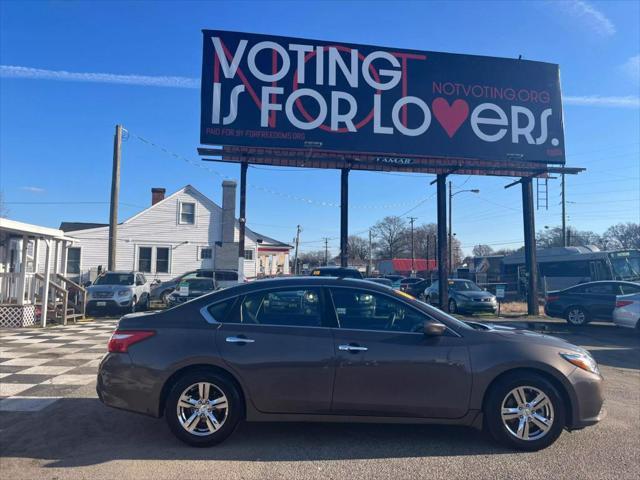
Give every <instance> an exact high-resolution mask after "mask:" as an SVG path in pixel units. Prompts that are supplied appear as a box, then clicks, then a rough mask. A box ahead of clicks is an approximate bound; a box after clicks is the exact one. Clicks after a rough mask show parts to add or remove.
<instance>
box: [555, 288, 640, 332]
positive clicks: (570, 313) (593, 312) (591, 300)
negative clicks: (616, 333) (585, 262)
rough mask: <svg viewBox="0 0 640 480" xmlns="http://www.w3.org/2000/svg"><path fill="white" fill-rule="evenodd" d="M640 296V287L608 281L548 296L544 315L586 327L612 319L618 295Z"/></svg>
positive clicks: (559, 291) (568, 289)
mask: <svg viewBox="0 0 640 480" xmlns="http://www.w3.org/2000/svg"><path fill="white" fill-rule="evenodd" d="M632 293H640V284H638V283H635V282H622V281H612V280H608V281H607V280H604V281H599V282H587V283H583V284H580V285H575V286H573V287H570V288H566V289H564V290H558V291H552V292H548V293H547V298H546V301H545V305H544V313H545V314H546V315H548V316H549V317H557V318H564V319H565V320H566V321H567V322H568V323H569V325H574V326H579V325H586V324H587V323H589V322H590V321H591V320H611V319H612V315H613V309H614V308H615V305H616V296H617V295H628V294H632Z"/></svg>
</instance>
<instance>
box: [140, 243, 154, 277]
mask: <svg viewBox="0 0 640 480" xmlns="http://www.w3.org/2000/svg"><path fill="white" fill-rule="evenodd" d="M138 271H140V272H145V273H151V247H140V248H139V249H138Z"/></svg>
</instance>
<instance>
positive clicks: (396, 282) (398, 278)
mask: <svg viewBox="0 0 640 480" xmlns="http://www.w3.org/2000/svg"><path fill="white" fill-rule="evenodd" d="M384 278H388V279H389V280H391V283H392V285H393V288H395V289H396V290H397V289H399V288H400V282H401V281H402V280H403V279H405V278H407V277H404V276H402V275H385V276H384Z"/></svg>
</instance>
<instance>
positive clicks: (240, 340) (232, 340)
mask: <svg viewBox="0 0 640 480" xmlns="http://www.w3.org/2000/svg"><path fill="white" fill-rule="evenodd" d="M226 342H227V343H254V342H255V340H254V339H252V338H247V337H227V338H226Z"/></svg>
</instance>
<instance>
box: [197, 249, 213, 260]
mask: <svg viewBox="0 0 640 480" xmlns="http://www.w3.org/2000/svg"><path fill="white" fill-rule="evenodd" d="M210 258H211V249H210V248H201V249H200V260H209V259H210Z"/></svg>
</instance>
